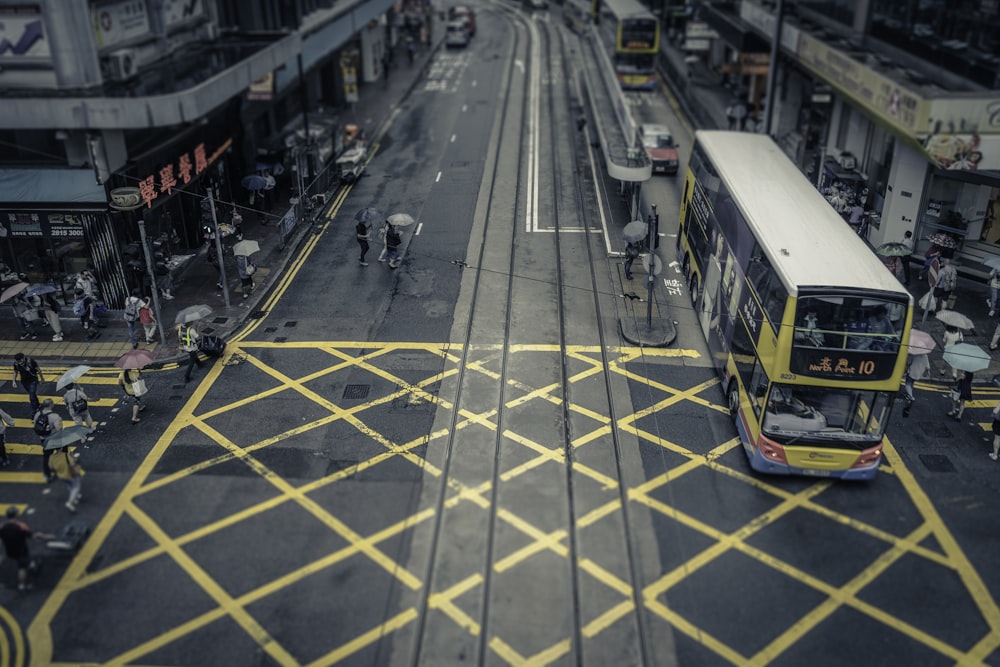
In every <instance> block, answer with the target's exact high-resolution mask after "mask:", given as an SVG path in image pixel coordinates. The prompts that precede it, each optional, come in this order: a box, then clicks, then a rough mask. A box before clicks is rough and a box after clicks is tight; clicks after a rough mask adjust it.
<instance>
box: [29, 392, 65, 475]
mask: <svg viewBox="0 0 1000 667" xmlns="http://www.w3.org/2000/svg"><path fill="white" fill-rule="evenodd" d="M53 405H54V403H53V402H52V399H51V398H46V399H45V400H44V401H42V404H41V406H40V407H39V409H38V412H36V413H35V416H34V417H32V428H33V429H34V431H35V434H36V435H37V436H38V437H39V438H40V439H41V445H42V474H43V475H44V476H45V480H46V482H51V481H52V467H51V466H50V465H49V457H51V456H52V450H51V449H46V447H45V446H46V445H47V444H48V442H49V438H50V437H52V436H53V435H55V434H56V433H58V432H59V431H61V430H62V417H60V416H59V415H58V414H56V413H55V412H53V410H52V406H53Z"/></svg>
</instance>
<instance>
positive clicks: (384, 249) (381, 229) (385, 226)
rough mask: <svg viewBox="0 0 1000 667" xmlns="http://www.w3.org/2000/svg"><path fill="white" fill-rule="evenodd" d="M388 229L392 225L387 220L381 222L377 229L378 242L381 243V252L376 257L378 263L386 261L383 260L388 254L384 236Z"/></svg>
mask: <svg viewBox="0 0 1000 667" xmlns="http://www.w3.org/2000/svg"><path fill="white" fill-rule="evenodd" d="M390 229H392V225H390V224H389V221H388V220H386V221H385V222H383V223H382V226H381V227H379V228H378V238H379V240H380V241H382V252H380V253H379V255H378V261H380V262H384V261H386V259H385V258H386V255H388V254H389V247H388V243H387V241H386V236H387V234H388V232H389V230H390Z"/></svg>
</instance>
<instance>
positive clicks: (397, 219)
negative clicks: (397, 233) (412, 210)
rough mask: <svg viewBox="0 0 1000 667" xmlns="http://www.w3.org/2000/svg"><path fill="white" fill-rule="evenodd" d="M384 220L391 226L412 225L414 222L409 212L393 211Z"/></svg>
mask: <svg viewBox="0 0 1000 667" xmlns="http://www.w3.org/2000/svg"><path fill="white" fill-rule="evenodd" d="M386 220H387V221H388V222H389V224H390V225H392V226H393V227H406V226H408V225H412V224H413V223H414V222H415V220H414V219H413V216H412V215H410V214H409V213H393V214H392V215H390V216H389V217H388V218H386Z"/></svg>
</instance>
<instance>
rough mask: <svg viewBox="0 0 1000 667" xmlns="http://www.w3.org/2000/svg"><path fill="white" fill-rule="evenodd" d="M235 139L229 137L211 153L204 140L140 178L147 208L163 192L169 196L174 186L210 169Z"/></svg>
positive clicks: (140, 192)
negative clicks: (155, 171) (155, 170)
mask: <svg viewBox="0 0 1000 667" xmlns="http://www.w3.org/2000/svg"><path fill="white" fill-rule="evenodd" d="M232 143H233V140H232V139H227V140H226V141H225V142H224V143H223V144H222V145H221V146H219V147H218V148H216V149H215V152H214V153H212V154H211V155H209V154H208V153H207V152H206V150H205V144H204V142H202V143H200V144H198V145H197V146H195V147H194V148H192V149H191V150H190V151H188V152H187V153H182V154H181V155H179V156H177V159H176V160H174V161H173V162H171V163H169V164H166V165H164V166H163V167H160V169H159V171H158V172H157V173H156V174H147V175H146V176H144V177H142V178H141V179H140V180H139V184H138V185H139V195H140V196H141V197H142V201H144V202H146V207H147V208H152V207H153V200H154V199H156V198H157V197H159V196H160V195H161V194H162V195H163V196H164V197H169V196H170V195H172V194H173V193H174V188H177V187H182V186H184V185H187V184H188V183H190V182H191V180H192V179H194V177H196V176H198V175H200V174H201V173H202V172H203V171H205V170H206V169H208V167H209V165H211V164H212V163H213V162H215V161H216V160H217V159H219V157H220V156H221V155H222V154H223V153H224V152H225V151H226V150H227V149H228V148H229V147H230V146H231V145H232Z"/></svg>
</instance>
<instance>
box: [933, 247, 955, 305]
mask: <svg viewBox="0 0 1000 667" xmlns="http://www.w3.org/2000/svg"><path fill="white" fill-rule="evenodd" d="M956 287H958V271H957V270H956V269H955V267H954V265H953V264H952V263H951V260H950V259H949V258H947V257H945V258H943V259H942V260H941V269H940V271H939V272H938V278H937V282H936V283H935V284H934V298H935V300H936V301H937V303H936V305H935V309H936V310H942V309H945V308H949V307H950V306H952V305H953V302H951V297H952V294H953V293H954V292H955V288H956Z"/></svg>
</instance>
